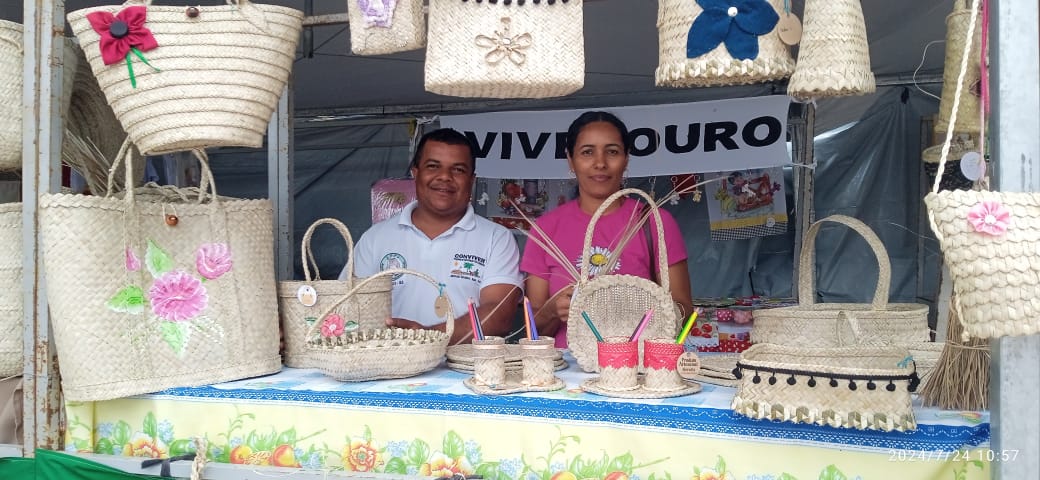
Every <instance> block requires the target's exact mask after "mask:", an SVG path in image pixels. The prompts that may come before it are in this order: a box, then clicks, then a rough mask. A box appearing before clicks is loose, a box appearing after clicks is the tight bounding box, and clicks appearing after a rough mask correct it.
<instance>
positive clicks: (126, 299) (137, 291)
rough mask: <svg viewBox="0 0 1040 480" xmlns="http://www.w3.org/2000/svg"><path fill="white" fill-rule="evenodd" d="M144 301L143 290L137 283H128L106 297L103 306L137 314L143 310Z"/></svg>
mask: <svg viewBox="0 0 1040 480" xmlns="http://www.w3.org/2000/svg"><path fill="white" fill-rule="evenodd" d="M146 303H147V301H146V300H145V298H144V290H141V287H138V286H137V285H128V286H126V287H123V289H122V290H120V291H118V292H116V294H115V296H113V297H112V298H110V299H108V301H107V302H105V306H106V307H108V308H109V309H110V310H112V311H116V312H121V313H129V314H133V315H139V314H141V312H144V306H145V304H146Z"/></svg>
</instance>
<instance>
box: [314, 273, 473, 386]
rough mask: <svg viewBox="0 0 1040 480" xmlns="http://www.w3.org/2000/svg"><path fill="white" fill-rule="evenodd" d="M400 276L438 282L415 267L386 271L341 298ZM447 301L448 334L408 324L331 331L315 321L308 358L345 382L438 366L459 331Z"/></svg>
mask: <svg viewBox="0 0 1040 480" xmlns="http://www.w3.org/2000/svg"><path fill="white" fill-rule="evenodd" d="M399 274H407V275H415V276H417V277H419V278H421V279H423V280H426V281H427V282H430V283H431V284H432V285H437V281H436V280H434V279H433V277H430V276H429V275H426V274H424V273H421V272H417V271H414V270H407V269H389V270H383V271H381V272H379V273H376V274H375V275H372V276H371V277H368V278H366V279H364V280H362V281H360V282H358V284H357V285H355V286H354V288H352V289H350V291H348V292H347V293H346V294H344V295H343V296H342V297H340V302H345V301H347V300H349V299H350V298H351V297H353V296H354V295H357V294H359V293H360V292H362V291H364V290H365V289H366V288H368V287H369V284H371V283H373V282H379V281H382V279H383V278H389V277H391V276H393V275H399ZM444 299H445V300H446V302H445V305H447V312H446V320H447V321H446V322H445V331H444V332H441V331H437V330H411V329H404V328H383V329H379V330H360V331H354V332H345V331H344V332H335V331H331V332H329V331H328V330H325V329H323V328H322V327H323V322H315V323H314V325H313V326H312V327H311V329H310V331H309V332H307V348H308V349H309V350H310V353H309V354H308V355H309V358H311V359H312V360H313V361H314V362H315V365H314V367H315V368H317V369H319V370H321V372H322V373H324V374H325V375H328V376H330V377H332V378H335V379H336V380H340V381H343V382H364V381H368V380H380V379H386V378H406V377H412V376H415V375H419V374H421V373H425V372H428V371H430V370H433V369H434V368H436V367H437V365H438V364H440V363H441V361H442V360H444V354H445V352H446V351H447V349H448V341H449V340H450V339H451V335H452V332H454V330H455V322H454V319H455V314H454V310H453V309H452V306H451V302H450V301H449V300H448V298H447V297H444ZM338 303H339V302H337V304H334V305H331V306H330V307H329V308H327V309H325V310H324V311H323V313H322V315H320V316H319V317H318V318H327V317H328V314H329V313H331V312H332V311H333V310H335V309H336V308H337V307H338V306H339V305H338Z"/></svg>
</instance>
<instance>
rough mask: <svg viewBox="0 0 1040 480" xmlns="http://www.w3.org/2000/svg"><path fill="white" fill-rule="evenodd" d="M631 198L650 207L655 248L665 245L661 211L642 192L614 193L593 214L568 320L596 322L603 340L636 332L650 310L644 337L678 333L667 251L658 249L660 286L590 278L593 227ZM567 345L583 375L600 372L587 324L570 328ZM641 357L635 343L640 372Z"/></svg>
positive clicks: (640, 280)
mask: <svg viewBox="0 0 1040 480" xmlns="http://www.w3.org/2000/svg"><path fill="white" fill-rule="evenodd" d="M629 194H635V195H639V196H642V197H643V198H644V199H646V201H647V204H648V206H649V207H650V213H651V217H652V218H653V219H654V226H655V230H654V231H655V233H656V235H657V244H658V245H664V244H665V241H664V224H663V223H661V213H660V212H659V211H658V209H657V204H656V203H655V202H654V201H653V199H652V198H650V196H649V195H647V193H646V192H644V191H642V190H639V189H635V188H628V189H622V190H620V191H618V192H615V193H614V194H613V195H611V196H610V197H608V198H607V199H606V200H605V201H604V202H603V204H602V205H600V207H599V208H598V209H597V210H596V212H595V213H594V214H593V215H592V220H590V221H589V227H588V229H586V230H585V243H584V246H583V247H582V260H581V270H580V275H581V276H580V278H578V283H577V285H576V286H575V294H574V297H573V298H572V299H571V306H570V311H569V312H568V316H569V318H572V319H577V318H581V312H583V311H584V312H586V313H587V314H589V315H590V316H591V317H592V318H594V319H595V322H596V328H597V329H598V330H599V332H600V334H601V335H602V336H603V337H604V338H606V337H613V336H625V337H628V336H629V335H631V334H632V332H633V331H635V328H636V326H637V325H638V324H639V322H640V320H642V318H643V315H645V314H646V312H647V310H649V309H650V308H651V307H653V309H654V317H653V319H652V320H650V322H649V323H648V324H647V325H646V327H645V328H644V329H643V333H642V336H643V337H642V338H658V337H672V338H675V335H676V333H677V329H678V316H677V314H676V311H675V304H674V302H673V301H672V294H671V289H670V285H669V281H668V275H667V272H668V258H667V256H668V252H667V249H666V248H658V249H657V271H658V272H665V273H666V274H664V275H659V277H660V281H661V284H660V285H658V284H656V283H654V282H652V281H650V280H648V279H645V278H641V277H637V276H634V275H597V276H596V277H594V278H590V277H589V271H590V263H589V258H590V257H591V251H592V236H593V232H595V229H596V223H597V222H598V221H599V218H600V217H601V216H602V215H603V212H604V211H605V210H606V209H607V207H609V206H610V205H611V204H612V203H614V201H615V200H618V199H620V198H622V197H624V196H625V195H629ZM619 253H620V252H619ZM567 345H568V347H569V348H570V349H571V353H572V354H573V355H574V358H575V359H576V360H577V361H578V365H580V366H581V368H582V370H584V371H586V372H596V371H599V365H598V363H597V361H596V356H597V354H596V336H595V335H594V334H593V333H592V330H591V329H589V326H588V325H587V324H586V323H585V322H581V321H573V322H570V323H569V324H568V327H567ZM642 359H643V342H639V362H640V368H642Z"/></svg>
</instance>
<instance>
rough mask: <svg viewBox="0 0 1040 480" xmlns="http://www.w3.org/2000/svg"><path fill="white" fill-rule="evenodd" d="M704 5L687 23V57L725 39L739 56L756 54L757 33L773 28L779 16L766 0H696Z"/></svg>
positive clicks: (731, 50) (710, 47) (732, 54)
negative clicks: (688, 27)
mask: <svg viewBox="0 0 1040 480" xmlns="http://www.w3.org/2000/svg"><path fill="white" fill-rule="evenodd" d="M697 4H698V5H700V6H701V8H703V9H704V11H703V12H701V14H700V15H698V16H697V18H695V19H694V20H693V24H692V25H690V33H689V35H688V36H687V38H686V57H687V58H697V57H699V56H701V55H704V54H706V53H708V52H710V51H712V50H715V48H717V47H718V46H719V44H720V43H725V45H726V51H728V52H729V54H730V56H732V57H733V58H735V59H738V60H753V59H755V58H756V57H758V37H759V36H761V35H765V34H767V33H769V32H772V31H773V28H775V27H776V24H777V22H779V21H780V16H779V15H777V13H776V10H774V9H773V6H772V5H770V4H769V2H767V1H766V0H697Z"/></svg>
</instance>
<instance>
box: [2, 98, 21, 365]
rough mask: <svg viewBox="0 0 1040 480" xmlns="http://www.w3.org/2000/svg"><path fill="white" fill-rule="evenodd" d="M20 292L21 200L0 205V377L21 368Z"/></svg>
mask: <svg viewBox="0 0 1040 480" xmlns="http://www.w3.org/2000/svg"><path fill="white" fill-rule="evenodd" d="M19 98H20V97H19ZM22 292H23V290H22V204H21V203H5V204H2V205H0V377H9V376H11V375H20V374H21V372H22V368H23V367H22V358H23V357H22Z"/></svg>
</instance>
